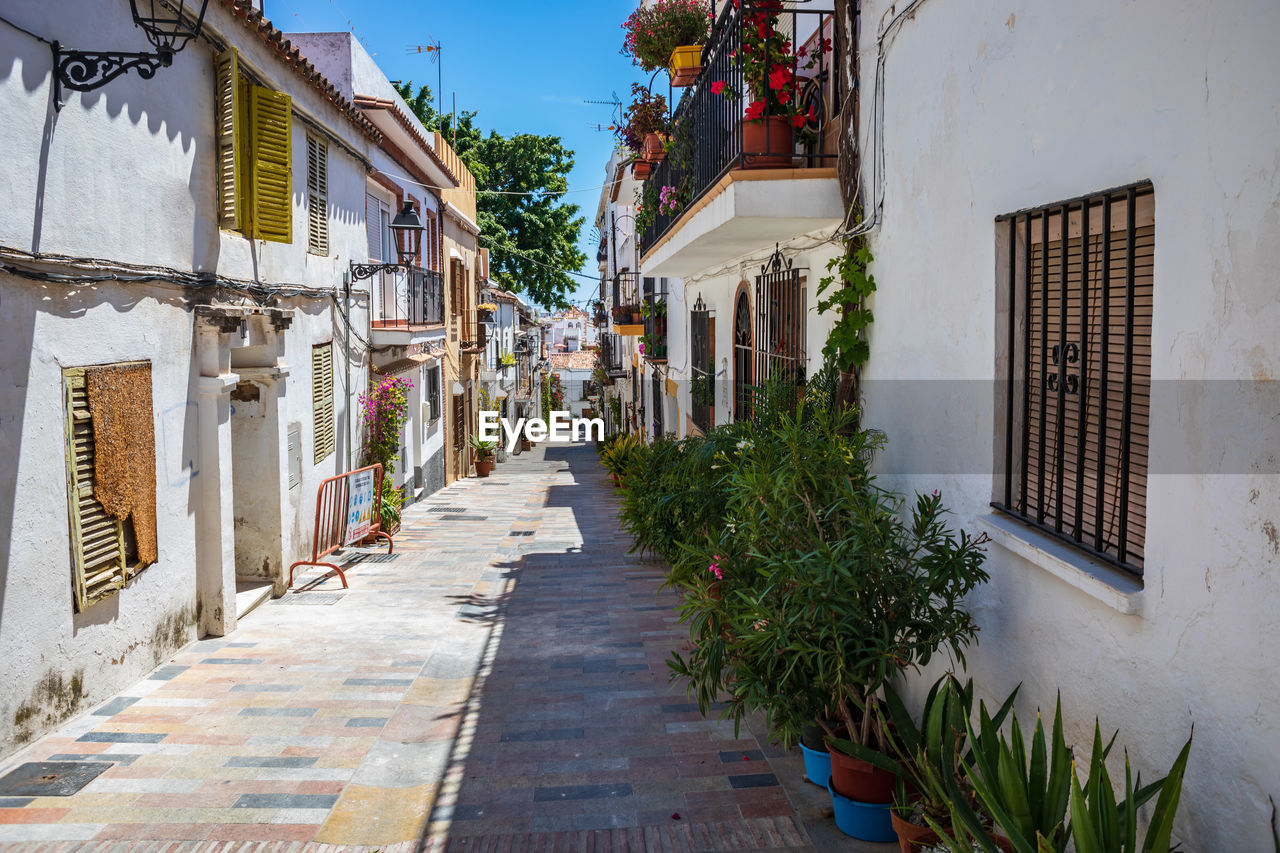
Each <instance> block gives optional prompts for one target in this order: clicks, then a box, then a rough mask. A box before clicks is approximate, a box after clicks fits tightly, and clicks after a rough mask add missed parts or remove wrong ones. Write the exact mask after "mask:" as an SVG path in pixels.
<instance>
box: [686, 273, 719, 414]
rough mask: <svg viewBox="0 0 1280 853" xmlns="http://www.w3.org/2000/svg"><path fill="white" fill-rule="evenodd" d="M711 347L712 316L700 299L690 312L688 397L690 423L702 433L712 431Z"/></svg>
mask: <svg viewBox="0 0 1280 853" xmlns="http://www.w3.org/2000/svg"><path fill="white" fill-rule="evenodd" d="M711 346H712V334H711V312H710V311H708V310H707V306H706V303H704V302H703V301H702V297H701V296H699V297H698V301H697V302H694V303H693V310H692V311H690V312H689V349H690V350H691V352H690V355H691V356H692V358H691V359H690V373H691V374H692V376H691V379H692V382H691V384H690V386H689V396H690V402H691V404H692V405H691V408H692V417H693V423H694V425H695V426H696V427H697V428H698V429H700V430H702V431H703V432H706V431H707V430H709V429H711V427H712V424H713V422H714V418H715V406H716V385H715V358H714V357H713V355H712V351H711Z"/></svg>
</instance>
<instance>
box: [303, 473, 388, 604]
mask: <svg viewBox="0 0 1280 853" xmlns="http://www.w3.org/2000/svg"><path fill="white" fill-rule="evenodd" d="M365 471H373V515H372V518H371V520H370V524H369V533H368V535H367V536H364V537H362V539H361V541H365V540H368V539H385V540H387V553H388V554H390V553H391V552H392V550H393V549H394V548H395V543H393V542H392V541H391V534H389V533H385V532H383V530H382V527H381V524H380V523H379V518H381V511H382V465H381V464H376V465H369V466H367V467H364V468H357V469H356V470H354V471H348V472H347V473H345V474H339V475H338V476H336V477H330V478H329V479H327V480H324V481H323V482H321V483H320V489H319V491H318V492H317V494H316V530H315V537H314V538H313V539H312V542H311V559H310V560H298V561H297V562H296V563H294V564H293V565H291V566H289V586H290V587H292V586H293V570H294V569H296V568H297V567H298V566H324V567H325V568H329V569H333V570H334V571H335V572H337V573H338V577H339V578H341V579H342V587H343V589H346V588H347V576H346V575H345V574H343V572H342V569H340V568H338V566H337V564H335V563H328V562H324V558H325V557H327V556H329V555H330V554H332V553H333V552H334V551H338V550H341V549H342V548H343V547H344V546H345V545H346V544H347V543H346V538H347V535H346V534H347V510H348V499H349V497H350V493H351V478H352V477H354V476H355V475H357V474H361V473H363V472H365ZM353 544H354V543H353Z"/></svg>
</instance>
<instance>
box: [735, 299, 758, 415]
mask: <svg viewBox="0 0 1280 853" xmlns="http://www.w3.org/2000/svg"><path fill="white" fill-rule="evenodd" d="M754 368H755V343H754V338H753V337H752V334H751V303H750V301H749V300H748V299H747V294H746V291H745V290H744V291H743V292H742V293H739V294H738V304H737V306H736V307H735V308H734V310H733V419H734V420H735V421H749V420H751V388H752V386H753V385H754V383H755V375H754Z"/></svg>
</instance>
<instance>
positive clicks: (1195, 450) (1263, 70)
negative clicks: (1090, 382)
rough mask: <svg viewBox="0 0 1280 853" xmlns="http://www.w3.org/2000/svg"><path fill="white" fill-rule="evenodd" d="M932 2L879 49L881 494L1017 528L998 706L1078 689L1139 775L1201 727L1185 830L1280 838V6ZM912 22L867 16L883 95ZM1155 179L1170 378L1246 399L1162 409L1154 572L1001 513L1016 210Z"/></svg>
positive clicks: (996, 574)
mask: <svg viewBox="0 0 1280 853" xmlns="http://www.w3.org/2000/svg"><path fill="white" fill-rule="evenodd" d="M899 6H901V4H899ZM911 8H912V15H911V17H910V18H909V19H906V20H904V21H902V22H900V23H901V26H900V27H896V28H895V29H896V32H895V33H893V34H891V35H890V37H889V38H887V39H885V43H886V44H887V49H886V50H885V53H884V84H883V105H882V106H881V108H880V110H879V114H880V115H882V116H883V126H882V127H881V126H877V125H873V124H871V123H870V122H869V117H872V116H875V115H877V110H876V109H875V108H874V101H873V99H874V98H875V97H876V96H877V88H876V87H873V86H872V85H865V86H863V88H862V90H861V91H862V99H863V100H862V113H861V115H862V116H863V117H864V124H863V127H862V128H861V133H862V136H863V139H864V140H865V142H864V144H863V150H864V157H863V163H864V164H865V165H866V166H867V167H868V168H867V173H866V174H865V175H864V187H865V188H866V189H867V190H868V191H869V193H871V194H873V195H874V197H875V198H874V201H875V202H880V201H882V202H883V205H882V207H880V208H879V209H877V210H875V211H874V213H873V212H872V211H871V210H868V216H869V217H871V216H873V215H874V216H875V217H876V218H877V220H878V221H876V227H875V229H874V230H873V231H872V232H871V233H870V238H869V239H870V247H871V250H872V252H873V253H874V256H875V261H874V265H873V269H872V271H873V273H874V274H875V277H876V280H877V283H878V290H877V292H876V295H875V298H874V302H873V305H872V308H873V310H874V312H875V322H874V325H873V326H872V327H871V352H872V356H871V361H870V363H869V364H868V366H867V368H866V370H865V372H864V385H865V389H866V423H867V425H868V426H871V427H874V428H877V429H881V430H884V431H885V433H886V434H887V435H888V438H889V451H888V453H887V454H886V456H885V457H884V459H883V460H882V462H881V467H882V469H883V479H884V482H885V483H886V484H892V485H893V486H895V487H897V488H899V489H900V490H903V491H907V492H908V493H909V492H910V491H911V490H915V489H918V490H933V489H935V488H941V490H942V493H943V496H944V499H945V502H946V504H947V505H948V506H949V507H950V508H951V509H952V510H953V511H954V513H955V517H954V521H955V522H956V523H957V524H959V525H962V526H964V527H965V528H966V529H968V530H970V531H972V532H975V533H977V532H981V531H984V530H985V531H987V532H990V533H991V534H992V535H993V537H994V539H995V542H994V543H993V544H992V545H990V546H989V549H988V552H989V557H988V560H987V568H988V570H989V571H990V572H991V575H992V579H991V582H990V583H989V584H987V585H986V586H985V587H983V588H982V589H981V590H980V591H979V592H978V593H976V594H975V596H974V600H973V602H972V606H973V609H974V611H975V613H976V614H977V616H978V619H979V621H980V623H981V628H982V631H981V634H980V644H979V645H978V646H977V647H976V648H974V649H973V650H972V651H971V652H970V653H969V655H968V663H969V672H970V674H971V675H973V677H974V679H975V682H976V683H977V685H978V686H979V689H980V690H981V692H982V693H983V694H984V695H985V696H986V697H988V698H991V697H999V696H1003V695H1005V694H1006V693H1007V692H1008V691H1009V690H1011V689H1012V688H1013V687H1014V685H1016V684H1018V683H1019V682H1021V683H1022V691H1021V694H1020V697H1019V711H1020V713H1023V712H1025V713H1027V714H1030V713H1032V712H1033V711H1034V709H1035V708H1037V707H1039V708H1051V707H1052V705H1053V702H1054V697H1055V694H1056V692H1057V691H1059V690H1061V693H1062V703H1063V710H1064V712H1065V713H1066V716H1067V719H1068V721H1069V725H1068V727H1067V739H1068V741H1069V742H1073V743H1074V744H1076V745H1077V747H1080V746H1081V745H1087V742H1088V739H1089V738H1090V737H1091V735H1092V730H1093V725H1094V719H1095V717H1097V718H1098V719H1099V720H1100V722H1101V726H1102V729H1103V731H1104V732H1110V731H1112V730H1115V729H1117V728H1118V729H1119V730H1120V734H1119V738H1118V739H1117V749H1116V750H1115V753H1114V758H1115V759H1116V761H1117V762H1118V763H1117V767H1119V766H1121V765H1120V764H1119V762H1122V761H1123V757H1122V751H1121V750H1122V749H1127V751H1128V754H1129V756H1130V757H1131V759H1132V761H1133V763H1134V766H1135V769H1138V770H1141V771H1143V773H1144V775H1146V776H1147V778H1151V777H1152V776H1153V775H1154V774H1155V773H1157V772H1161V771H1163V770H1165V769H1167V768H1168V766H1169V765H1170V763H1171V762H1172V761H1173V759H1174V757H1175V756H1176V755H1177V752H1178V750H1179V748H1180V746H1181V745H1182V743H1183V742H1184V741H1185V740H1186V739H1187V737H1188V736H1189V735H1190V733H1191V728H1192V726H1193V725H1194V727H1195V741H1194V745H1193V746H1192V748H1191V757H1190V764H1189V767H1188V770H1187V775H1186V782H1185V787H1184V790H1183V794H1182V800H1181V808H1180V811H1179V819H1178V825H1177V831H1176V834H1175V839H1174V840H1175V841H1181V842H1182V843H1183V847H1182V848H1181V849H1184V850H1188V851H1200V853H1216V851H1226V850H1242V851H1243V850H1250V851H1255V850H1257V851H1260V850H1264V849H1266V850H1269V849H1271V835H1270V831H1269V828H1268V819H1269V815H1270V806H1269V804H1268V796H1278V795H1280V762H1277V760H1276V758H1277V756H1278V755H1280V722H1278V721H1277V720H1276V719H1275V714H1274V713H1272V711H1273V710H1274V709H1275V708H1277V707H1280V677H1278V676H1277V670H1276V666H1275V662H1274V655H1273V654H1272V653H1271V650H1272V649H1273V648H1274V647H1275V646H1276V645H1277V643H1280V623H1278V622H1277V620H1276V619H1275V614H1276V613H1277V611H1280V586H1277V584H1276V582H1275V579H1276V571H1277V568H1278V567H1280V544H1278V542H1277V536H1276V527H1277V524H1280V468H1278V467H1277V464H1276V459H1277V458H1280V454H1278V453H1277V451H1276V448H1277V421H1276V411H1277V406H1276V394H1275V391H1274V389H1275V387H1276V386H1275V377H1276V376H1277V375H1280V348H1278V347H1277V342H1280V299H1278V298H1277V289H1276V281H1277V275H1278V273H1280V158H1278V157H1277V140H1278V139H1280V111H1277V106H1276V105H1277V102H1278V98H1277V90H1276V85H1277V83H1276V81H1277V80H1280V52H1277V50H1276V45H1277V44H1280V7H1277V6H1276V4H1275V3H1271V2H1263V1H1262V0H1257V1H1256V2H1249V0H1237V2H1229V3H1213V4H1209V3H1201V4H1179V5H1177V6H1176V7H1175V6H1170V5H1169V4H1164V3H1159V2H1154V0H1141V2H1133V3H1127V4H1115V3H1108V2H1101V0H1089V2H1085V3H1076V4H1070V5H1054V4H1044V3H1031V2H1014V3H1005V4H994V3H990V2H977V3H966V4H956V3H948V2H928V3H923V4H918V5H913V6H912V7H911ZM893 12H894V10H893V8H892V6H891V4H889V3H887V2H881V0H875V2H864V4H863V9H862V20H863V22H864V24H863V30H862V39H863V40H862V45H861V51H860V54H861V56H862V62H863V69H864V79H866V80H867V81H868V83H869V82H870V69H871V67H872V63H874V62H875V60H876V57H877V36H878V35H879V32H878V29H877V22H879V24H880V26H881V27H884V26H886V25H887V24H888V22H889V21H890V20H892V16H893ZM881 158H882V160H883V181H882V182H878V181H877V180H876V177H875V176H874V175H873V174H872V172H871V166H872V165H873V164H874V163H876V162H877V160H878V159H881ZM1142 180H1150V181H1151V182H1152V184H1153V186H1154V203H1155V213H1154V221H1155V248H1154V273H1153V275H1154V281H1155V284H1154V294H1155V295H1154V309H1153V310H1154V316H1153V320H1152V339H1151V374H1152V379H1153V383H1161V382H1168V383H1171V384H1173V385H1176V386H1180V387H1183V388H1187V387H1194V386H1200V387H1201V388H1203V387H1204V383H1207V382H1210V381H1215V380H1217V381H1223V380H1225V382H1220V383H1219V384H1217V385H1216V387H1218V388H1223V387H1230V388H1231V389H1232V390H1231V391H1230V393H1229V396H1228V397H1227V398H1226V399H1225V400H1224V399H1223V398H1222V397H1221V396H1219V394H1220V392H1219V391H1212V392H1207V393H1202V394H1199V395H1198V399H1197V398H1196V397H1197V395H1194V394H1192V395H1190V396H1187V397H1185V398H1184V402H1183V405H1181V406H1180V407H1178V408H1170V409H1165V410H1163V411H1161V410H1157V411H1156V413H1155V414H1153V416H1152V423H1151V427H1150V430H1151V456H1150V463H1149V464H1150V471H1151V474H1150V485H1149V488H1148V495H1149V497H1148V498H1147V503H1146V513H1147V527H1146V540H1145V549H1146V560H1145V575H1144V577H1142V578H1141V579H1140V580H1138V579H1135V578H1133V577H1131V576H1126V575H1124V574H1122V573H1119V572H1110V571H1107V570H1105V569H1103V568H1099V567H1098V566H1097V565H1096V564H1092V563H1091V562H1090V561H1089V560H1088V559H1087V558H1086V557H1085V555H1084V554H1083V552H1080V551H1077V550H1076V549H1074V548H1072V547H1068V546H1061V545H1058V544H1056V543H1055V541H1054V540H1052V539H1050V538H1048V537H1046V536H1043V535H1041V534H1038V533H1037V532H1035V531H1033V530H1032V529H1031V528H1030V527H1027V526H1025V525H1022V524H1019V523H1017V522H1013V521H1010V520H1004V519H1002V518H1000V517H998V516H995V515H993V513H992V511H991V510H990V508H989V507H988V504H989V502H990V501H992V500H993V497H994V496H995V494H996V491H997V489H993V476H992V474H991V472H992V471H993V470H999V467H998V466H997V463H996V460H995V459H994V456H995V453H994V452H993V448H994V447H996V446H998V435H997V434H998V433H999V432H1000V431H1001V430H1002V428H1003V418H1002V417H1000V416H999V415H998V414H997V413H996V411H995V407H994V406H993V405H992V404H991V396H992V395H991V391H990V388H991V385H992V383H993V380H995V379H996V378H997V376H998V375H999V374H998V372H997V364H998V361H999V359H1000V358H1001V356H1002V354H1003V352H1004V344H1003V343H1002V341H1003V340H1004V334H1005V332H1004V329H1005V328H1006V327H1005V325H1004V323H1005V317H1004V316H1002V313H1001V308H1000V304H999V297H998V287H997V282H998V281H999V280H1000V275H1001V270H1002V263H1004V261H1003V260H1002V259H1003V258H1004V257H1005V255H1003V254H1002V250H1004V249H1005V248H1007V243H1003V244H1002V243H1001V242H1000V237H999V235H1000V233H1001V229H1000V228H999V227H998V226H997V223H996V221H995V219H996V217H997V216H999V215H1001V214H1005V213H1009V212H1013V211H1018V210H1022V209H1025V208H1030V207H1036V206H1039V205H1046V204H1050V203H1053V202H1056V201H1060V200H1065V199H1069V198H1074V197H1078V196H1081V195H1085V194H1089V193H1093V192H1097V191H1101V190H1104V189H1107V188H1110V187H1115V186H1121V185H1125V184H1129V183H1131V182H1136V181H1142ZM918 379H929V380H939V379H942V380H953V381H954V382H956V383H960V382H966V383H968V387H971V388H974V389H982V390H981V391H980V392H978V393H977V395H978V397H979V399H980V400H981V401H982V402H981V403H980V404H978V405H965V404H962V403H960V402H955V403H953V404H951V405H950V406H949V407H946V408H944V407H941V406H940V407H938V409H936V410H935V411H933V412H932V413H930V414H929V415H928V416H926V417H922V416H921V412H920V411H919V410H918V408H913V407H909V406H904V405H903V404H902V403H901V401H900V400H897V399H895V396H894V394H893V393H892V389H893V388H894V387H895V385H894V384H893V383H891V382H889V381H888V380H918ZM1232 381H1234V382H1235V383H1237V384H1232ZM899 387H900V386H899ZM1175 447H1176V448H1178V452H1176V453H1175V452H1174V451H1173V448H1175ZM920 459H927V460H929V461H928V462H927V463H924V464H921V463H919V462H918V461H917V460H920ZM993 466H997V467H993ZM934 469H936V470H939V471H942V472H943V473H930V471H932V470H934ZM908 472H918V473H914V474H911V473H908ZM946 472H951V473H946ZM1077 754H1079V753H1077Z"/></svg>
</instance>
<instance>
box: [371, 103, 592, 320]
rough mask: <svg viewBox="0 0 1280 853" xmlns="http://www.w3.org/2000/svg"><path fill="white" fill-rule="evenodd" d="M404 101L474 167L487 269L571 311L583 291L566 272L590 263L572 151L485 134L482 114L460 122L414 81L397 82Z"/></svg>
mask: <svg viewBox="0 0 1280 853" xmlns="http://www.w3.org/2000/svg"><path fill="white" fill-rule="evenodd" d="M396 88H397V91H399V93H400V95H401V97H403V98H404V99H405V101H406V102H407V103H408V104H409V107H410V109H412V110H413V112H414V114H415V115H416V116H417V117H418V119H419V120H420V121H421V122H422V123H423V125H424V126H425V127H426V128H427V129H428V130H438V131H440V133H441V134H442V135H443V136H445V137H446V138H447V139H448V140H449V142H450V144H451V145H452V146H453V148H454V150H455V151H456V152H457V154H458V156H459V157H461V158H462V161H463V162H464V163H465V164H466V165H467V168H468V169H470V170H471V172H472V174H473V175H475V178H476V186H477V187H479V188H480V189H479V190H478V192H477V194H476V207H477V214H476V215H477V219H478V220H479V221H478V223H477V224H478V225H479V226H480V232H481V238H480V239H481V240H482V241H483V242H484V243H485V244H486V245H487V246H488V247H489V248H490V249H491V252H490V260H489V268H490V272H491V274H492V275H493V277H494V278H497V279H499V280H500V281H502V282H503V284H504V285H505V286H507V287H509V288H512V289H516V290H519V291H522V292H524V293H527V294H528V295H529V297H530V298H531V299H532V300H533V301H535V302H537V303H539V304H540V305H544V306H547V307H555V308H563V307H567V306H568V304H569V303H568V301H567V298H566V297H567V294H569V293H572V292H573V291H574V290H576V288H577V283H576V282H575V281H574V280H573V277H572V276H571V275H570V274H569V273H568V272H565V270H576V269H578V268H580V267H581V266H582V265H583V264H584V263H585V262H586V260H587V257H586V255H584V254H583V253H582V252H581V251H579V249H578V245H577V244H578V237H579V235H580V232H581V230H582V225H583V223H584V222H585V218H584V217H582V216H580V215H579V212H580V210H579V207H578V205H576V204H569V203H566V202H564V201H563V195H562V194H563V193H564V191H565V190H567V189H568V186H569V185H568V177H569V172H570V171H571V170H572V169H573V151H571V150H569V149H567V148H565V147H564V144H563V141H562V140H561V138H560V137H558V136H539V135H536V134H529V133H520V134H516V135H514V136H510V137H505V136H502V135H501V134H499V133H498V132H497V131H490V132H489V135H488V136H485V135H484V134H483V133H482V132H481V130H480V128H479V127H477V126H476V123H475V118H476V113H474V112H467V111H464V112H462V113H459V114H458V116H457V119H456V121H455V119H454V117H453V116H451V115H445V114H440V113H437V112H436V111H435V110H434V109H432V107H431V90H430V88H428V87H426V86H421V87H419V89H418V92H417V94H416V95H414V94H412V93H413V82H412V81H406V82H404V83H401V84H398V85H397V87H396Z"/></svg>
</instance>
